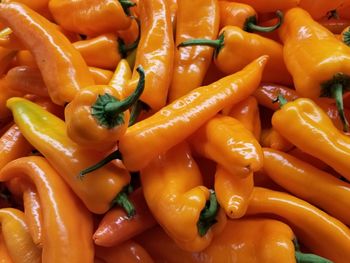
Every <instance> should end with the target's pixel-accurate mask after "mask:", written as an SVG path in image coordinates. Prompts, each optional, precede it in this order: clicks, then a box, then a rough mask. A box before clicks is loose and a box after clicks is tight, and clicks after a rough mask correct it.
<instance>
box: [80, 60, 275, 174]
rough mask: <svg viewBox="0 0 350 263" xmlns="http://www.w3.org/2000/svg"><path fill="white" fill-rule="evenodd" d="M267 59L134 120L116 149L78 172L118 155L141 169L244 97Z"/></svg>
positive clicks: (94, 167) (95, 167)
mask: <svg viewBox="0 0 350 263" xmlns="http://www.w3.org/2000/svg"><path fill="white" fill-rule="evenodd" d="M267 60H268V56H262V57H260V58H258V59H256V60H255V61H253V62H252V63H251V64H249V65H248V66H247V67H245V68H244V69H243V70H242V71H240V72H237V73H236V74H232V75H230V76H227V77H225V78H223V79H221V80H219V81H217V82H214V83H212V84H211V85H209V86H203V87H199V88H197V89H194V90H192V91H191V92H189V93H188V94H187V95H185V96H183V97H181V98H179V99H177V100H175V101H174V102H172V103H170V104H168V105H167V106H165V107H164V108H162V109H161V110H160V111H158V112H157V113H155V114H153V115H152V116H150V117H148V118H147V119H144V120H142V121H140V122H137V123H136V124H134V125H133V126H131V127H129V128H128V129H127V131H126V133H125V134H124V136H123V137H122V138H121V139H120V141H119V149H118V151H115V152H113V153H111V154H110V155H109V156H107V157H106V158H105V159H104V160H102V161H100V162H99V163H97V164H95V165H94V166H91V167H89V168H87V169H85V170H84V171H82V172H81V174H82V175H83V174H86V173H89V172H91V171H93V170H96V169H98V168H99V167H101V165H103V164H105V163H106V162H109V161H111V160H113V159H116V158H117V159H118V158H121V156H122V159H123V163H124V165H125V166H126V167H127V169H128V170H130V171H139V170H141V169H142V168H144V167H145V166H146V165H147V164H148V163H149V162H150V161H151V160H152V159H153V158H155V157H156V156H158V155H159V154H160V153H163V152H166V151H167V150H169V149H170V148H171V147H173V146H175V145H176V144H178V143H180V142H182V141H183V140H185V139H186V138H188V137H189V136H190V135H191V134H192V133H194V132H195V131H196V130H197V129H198V128H199V127H201V126H202V125H203V124H204V123H205V122H206V121H208V120H209V119H210V118H212V117H213V116H215V114H217V113H218V112H219V111H220V110H222V109H223V108H224V107H226V106H228V105H233V104H235V103H238V102H239V101H242V100H244V99H245V98H247V97H248V96H249V95H250V94H251V93H252V92H253V91H254V90H255V89H256V87H257V86H258V84H259V83H260V80H261V75H262V72H263V70H264V66H265V64H266V62H267ZM146 81H147V80H146ZM140 145H142V147H141V148H140ZM150 149H152V150H150Z"/></svg>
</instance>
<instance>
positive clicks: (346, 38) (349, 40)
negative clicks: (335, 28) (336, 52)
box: [343, 27, 350, 46]
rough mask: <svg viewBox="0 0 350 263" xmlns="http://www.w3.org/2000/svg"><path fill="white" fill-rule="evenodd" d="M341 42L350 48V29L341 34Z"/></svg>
mask: <svg viewBox="0 0 350 263" xmlns="http://www.w3.org/2000/svg"><path fill="white" fill-rule="evenodd" d="M343 42H344V44H346V45H347V46H350V27H349V29H348V30H347V31H346V32H344V34H343Z"/></svg>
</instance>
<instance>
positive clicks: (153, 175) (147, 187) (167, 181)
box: [141, 143, 225, 251]
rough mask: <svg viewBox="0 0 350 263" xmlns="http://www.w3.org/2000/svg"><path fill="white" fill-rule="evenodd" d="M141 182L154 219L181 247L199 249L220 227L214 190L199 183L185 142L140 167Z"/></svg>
mask: <svg viewBox="0 0 350 263" xmlns="http://www.w3.org/2000/svg"><path fill="white" fill-rule="evenodd" d="M141 183H142V187H143V192H144V196H145V199H146V202H147V205H148V207H149V208H150V210H151V212H152V214H153V215H154V217H155V219H156V220H157V222H158V223H159V224H160V225H161V226H162V227H163V228H164V230H165V231H166V232H167V233H168V235H169V236H170V237H171V238H172V239H173V240H174V241H175V242H176V243H177V244H178V245H179V246H180V247H181V248H182V249H185V250H187V251H200V250H202V249H204V248H205V247H207V246H208V245H209V244H210V242H211V240H212V239H213V237H214V234H215V232H216V231H220V230H222V228H223V226H224V224H225V222H223V218H222V216H220V215H219V214H220V211H221V214H222V210H220V207H219V206H218V204H217V201H216V197H215V193H214V192H210V191H209V189H207V188H206V187H205V186H203V185H202V178H201V174H200V172H199V169H198V166H197V165H196V163H195V162H194V160H193V158H192V156H191V152H190V148H189V147H188V145H187V144H186V143H181V144H179V145H177V146H175V147H173V148H172V149H170V150H169V151H168V152H166V153H165V154H162V155H159V156H158V157H156V158H155V159H154V160H153V161H152V162H151V163H150V164H149V165H148V166H147V167H146V168H144V169H142V170H141ZM214 228H216V230H215V229H214ZM218 228H219V229H218Z"/></svg>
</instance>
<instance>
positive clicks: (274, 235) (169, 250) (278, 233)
mask: <svg viewBox="0 0 350 263" xmlns="http://www.w3.org/2000/svg"><path fill="white" fill-rule="evenodd" d="M293 238H294V235H293V232H292V229H291V228H290V227H289V226H288V225H286V224H285V223H283V222H280V221H277V220H274V219H269V218H247V219H245V218H242V219H236V220H228V221H227V224H226V227H225V229H224V231H223V232H222V233H221V234H220V235H219V236H216V237H214V239H213V241H212V242H211V244H210V246H209V247H207V248H206V249H204V250H203V251H201V252H198V253H188V252H186V251H183V250H181V249H179V248H178V247H177V246H176V244H175V243H174V242H173V241H172V240H171V239H170V238H169V237H168V236H167V235H166V234H165V233H164V232H163V231H162V230H161V229H160V228H159V227H156V228H153V229H151V230H148V231H147V232H145V233H144V234H141V235H140V236H139V237H138V238H137V241H138V242H139V243H140V244H141V245H142V246H143V247H144V248H145V249H146V250H147V251H148V252H149V253H150V255H151V256H152V257H153V258H154V260H155V261H156V262H169V263H177V262H184V263H210V262H230V263H262V262H271V263H280V262H286V263H287V262H290V263H295V262H296V260H295V255H294V252H295V249H294V245H293V242H292V239H293Z"/></svg>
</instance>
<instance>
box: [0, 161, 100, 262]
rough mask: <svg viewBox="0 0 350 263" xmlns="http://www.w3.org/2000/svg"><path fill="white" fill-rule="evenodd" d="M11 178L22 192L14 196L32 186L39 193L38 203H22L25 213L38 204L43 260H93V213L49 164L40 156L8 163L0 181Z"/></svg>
mask: <svg viewBox="0 0 350 263" xmlns="http://www.w3.org/2000/svg"><path fill="white" fill-rule="evenodd" d="M12 180H16V184H19V185H21V186H20V188H21V189H20V190H21V192H22V193H15V194H16V195H18V194H23V195H24V193H25V192H28V191H29V192H31V191H33V189H32V188H33V186H34V192H35V193H37V195H38V199H39V204H37V203H35V204H30V203H28V204H29V205H30V206H29V207H27V206H26V203H24V213H27V212H28V211H27V209H28V210H29V211H30V210H31V209H32V207H31V206H32V205H39V206H40V212H41V213H40V214H41V216H42V222H40V223H41V225H39V228H42V230H41V232H42V240H41V242H42V248H43V255H42V260H43V262H62V261H64V262H71V263H73V262H76V263H78V262H79V263H80V262H87V263H88V262H93V254H94V250H93V243H92V240H91V235H92V230H93V223H92V215H91V213H90V212H89V211H88V210H87V208H86V207H85V206H84V205H83V204H82V203H81V201H80V200H79V199H78V197H77V196H76V195H75V194H74V193H73V192H72V191H71V189H70V188H69V187H68V185H66V183H65V182H64V181H63V179H62V178H61V177H60V175H59V174H58V173H57V172H56V171H55V170H54V169H53V168H52V167H51V166H50V165H49V163H48V162H47V161H46V160H45V159H44V158H43V157H39V156H30V157H23V158H19V159H16V160H14V161H12V162H9V163H8V164H7V165H6V166H5V167H4V168H2V169H1V171H0V181H2V182H7V181H12ZM16 188H17V187H16ZM28 222H30V221H28ZM29 228H30V226H29ZM72 247H74V248H75V249H72Z"/></svg>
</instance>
